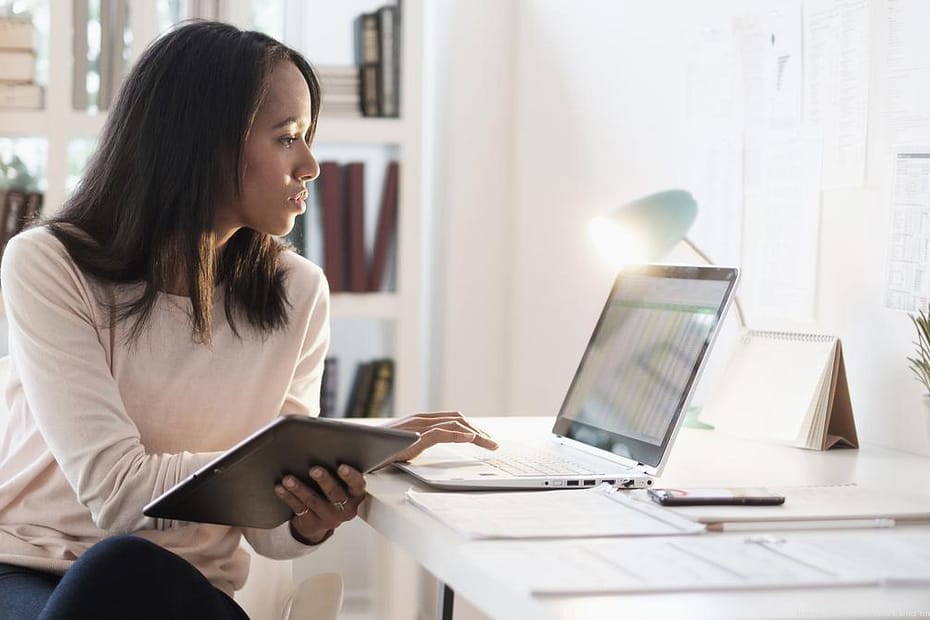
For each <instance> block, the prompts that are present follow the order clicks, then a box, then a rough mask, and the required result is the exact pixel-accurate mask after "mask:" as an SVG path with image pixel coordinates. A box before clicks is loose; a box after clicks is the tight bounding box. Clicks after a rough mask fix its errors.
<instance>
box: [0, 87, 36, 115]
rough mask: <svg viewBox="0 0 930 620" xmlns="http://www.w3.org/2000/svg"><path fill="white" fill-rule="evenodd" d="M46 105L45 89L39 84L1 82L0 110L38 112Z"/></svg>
mask: <svg viewBox="0 0 930 620" xmlns="http://www.w3.org/2000/svg"><path fill="white" fill-rule="evenodd" d="M44 105H45V89H44V88H42V86H40V85H39V84H10V83H6V82H0V108H10V109H18V110H37V109H41V108H42V107H43V106H44Z"/></svg>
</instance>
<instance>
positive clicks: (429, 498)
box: [407, 484, 705, 538]
mask: <svg viewBox="0 0 930 620" xmlns="http://www.w3.org/2000/svg"><path fill="white" fill-rule="evenodd" d="M625 494H626V491H617V490H616V489H613V488H612V487H610V486H609V485H606V484H602V485H601V486H599V487H595V488H592V489H586V490H581V491H579V490H573V491H520V492H491V493H422V492H417V491H414V490H412V489H411V490H409V491H407V499H408V500H409V501H410V502H411V503H412V504H413V505H415V506H417V507H418V508H421V509H423V510H425V511H426V512H428V513H430V514H431V515H433V516H434V517H436V518H437V519H439V520H440V521H442V522H443V523H445V524H446V525H448V526H449V527H451V528H453V529H455V530H457V531H458V532H460V533H462V534H464V535H465V536H468V537H469V538H567V537H572V538H578V537H596V536H668V535H673V534H697V533H701V532H703V531H704V529H705V528H704V526H703V525H701V524H699V523H695V522H694V521H691V520H689V519H686V518H684V517H681V516H678V515H676V514H675V513H673V512H671V511H669V510H668V509H666V508H662V507H660V506H656V505H654V504H651V505H650V504H643V503H641V502H638V501H636V500H632V499H629V498H628V497H625Z"/></svg>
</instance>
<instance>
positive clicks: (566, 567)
mask: <svg viewBox="0 0 930 620" xmlns="http://www.w3.org/2000/svg"><path fill="white" fill-rule="evenodd" d="M915 549H919V550H920V551H917V552H915ZM927 549H930V534H910V535H899V534H897V533H896V532H894V531H893V530H890V531H888V532H887V533H886V532H880V533H875V532H872V533H871V534H870V536H869V537H868V538H867V539H866V538H864V537H863V536H862V535H861V534H850V533H844V534H834V533H830V534H804V535H800V534H798V535H793V536H791V537H780V536H773V535H770V534H762V535H757V536H700V537H687V538H664V537H659V538H639V539H630V538H625V539H624V538H616V539H609V540H576V541H567V540H561V541H544V542H539V541H537V542H527V541H508V542H494V543H492V542H487V541H484V542H475V543H470V544H468V545H465V546H464V548H463V549H462V552H463V555H464V556H465V557H466V558H468V559H470V560H471V561H474V562H481V563H482V565H483V566H487V567H489V569H490V570H492V571H494V572H495V574H496V575H497V576H498V577H499V578H500V579H501V581H505V582H510V583H514V584H516V585H519V586H521V587H526V588H529V589H530V590H531V591H533V592H535V593H538V594H543V593H544V594H582V593H585V594H596V593H601V592H602V593H608V592H616V593H637V592H675V591H695V590H741V589H760V588H762V589H775V588H808V587H824V586H849V585H878V584H881V583H887V584H889V585H894V584H905V583H907V584H925V583H930V552H927V551H926V550H927Z"/></svg>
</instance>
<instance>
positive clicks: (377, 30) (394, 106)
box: [355, 5, 400, 117]
mask: <svg viewBox="0 0 930 620" xmlns="http://www.w3.org/2000/svg"><path fill="white" fill-rule="evenodd" d="M355 61H356V63H357V64H358V70H359V88H360V92H359V94H360V98H361V101H360V103H361V111H362V115H363V116H390V117H395V116H398V115H399V113H400V13H399V11H398V7H397V6H396V5H388V6H383V7H381V8H380V9H378V10H376V11H373V12H371V13H362V14H361V15H359V16H358V17H357V18H356V20H355Z"/></svg>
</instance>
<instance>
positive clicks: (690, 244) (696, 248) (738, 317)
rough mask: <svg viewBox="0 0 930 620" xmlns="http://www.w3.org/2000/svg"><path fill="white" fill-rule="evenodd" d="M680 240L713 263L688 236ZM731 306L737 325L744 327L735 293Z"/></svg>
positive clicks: (700, 256)
mask: <svg viewBox="0 0 930 620" xmlns="http://www.w3.org/2000/svg"><path fill="white" fill-rule="evenodd" d="M681 242H682V243H684V244H685V245H686V246H688V247H689V248H691V251H692V252H694V253H695V254H697V255H698V257H699V258H700V259H701V260H703V261H704V262H705V263H707V264H708V265H713V264H715V263H714V261H712V260H711V259H710V256H708V255H707V254H705V253H704V252H703V251H702V250H701V249H700V248H699V247H698V246H697V245H695V244H694V242H693V241H691V239H689V238H688V237H682V238H681ZM733 308H734V309H735V310H736V320H737V321H738V322H739V326H740V327H743V328H745V327H746V319H745V318H744V316H743V307H742V306H741V305H740V303H739V297H738V296H737V295H735V294H734V295H733Z"/></svg>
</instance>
